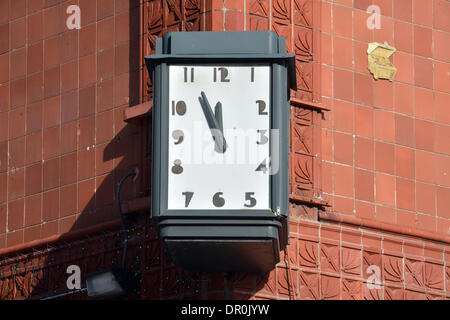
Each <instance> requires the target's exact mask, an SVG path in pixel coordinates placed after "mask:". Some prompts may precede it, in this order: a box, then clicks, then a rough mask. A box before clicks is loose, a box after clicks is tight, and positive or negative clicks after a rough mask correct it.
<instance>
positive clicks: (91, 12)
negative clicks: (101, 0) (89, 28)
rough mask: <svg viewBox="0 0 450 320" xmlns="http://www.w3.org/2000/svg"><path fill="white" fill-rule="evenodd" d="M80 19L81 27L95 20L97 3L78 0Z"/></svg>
mask: <svg viewBox="0 0 450 320" xmlns="http://www.w3.org/2000/svg"><path fill="white" fill-rule="evenodd" d="M79 6H80V11H81V12H83V16H82V17H81V27H83V26H85V25H87V24H90V23H92V22H94V21H95V20H96V19H97V2H96V1H90V0H79Z"/></svg>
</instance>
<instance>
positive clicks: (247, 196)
mask: <svg viewBox="0 0 450 320" xmlns="http://www.w3.org/2000/svg"><path fill="white" fill-rule="evenodd" d="M254 195H255V193H254V192H246V193H245V201H250V203H249V204H247V203H244V206H245V207H247V208H253V207H254V206H256V199H255V198H254V197H253V196H254Z"/></svg>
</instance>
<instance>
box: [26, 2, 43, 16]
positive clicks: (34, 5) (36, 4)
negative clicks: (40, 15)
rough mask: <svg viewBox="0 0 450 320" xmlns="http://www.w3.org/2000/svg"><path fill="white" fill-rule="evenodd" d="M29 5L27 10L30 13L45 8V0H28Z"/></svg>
mask: <svg viewBox="0 0 450 320" xmlns="http://www.w3.org/2000/svg"><path fill="white" fill-rule="evenodd" d="M27 5H28V6H27V12H28V14H30V13H33V12H35V11H39V10H42V9H43V8H44V0H36V1H27Z"/></svg>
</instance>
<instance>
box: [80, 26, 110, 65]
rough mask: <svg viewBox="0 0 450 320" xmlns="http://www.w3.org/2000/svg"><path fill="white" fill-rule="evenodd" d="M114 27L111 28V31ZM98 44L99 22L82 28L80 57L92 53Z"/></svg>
mask: <svg viewBox="0 0 450 320" xmlns="http://www.w3.org/2000/svg"><path fill="white" fill-rule="evenodd" d="M111 30H113V29H109V31H110V33H111V34H114V33H113V32H111ZM96 45H97V24H91V25H88V26H84V27H82V28H81V30H80V52H79V54H80V57H84V56H86V55H88V54H92V53H94V52H95V50H96V47H97V46H96Z"/></svg>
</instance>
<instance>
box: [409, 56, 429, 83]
mask: <svg viewBox="0 0 450 320" xmlns="http://www.w3.org/2000/svg"><path fill="white" fill-rule="evenodd" d="M414 84H415V85H416V86H420V87H425V88H428V89H432V88H433V62H432V61H431V60H429V59H425V58H422V57H418V56H415V57H414Z"/></svg>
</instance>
